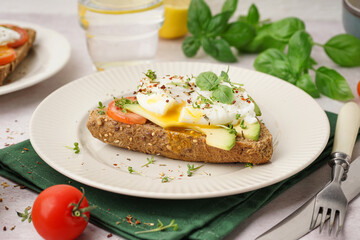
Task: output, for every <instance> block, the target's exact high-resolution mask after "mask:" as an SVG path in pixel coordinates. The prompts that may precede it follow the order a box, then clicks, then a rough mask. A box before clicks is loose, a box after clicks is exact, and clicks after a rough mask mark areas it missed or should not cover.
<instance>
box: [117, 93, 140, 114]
mask: <svg viewBox="0 0 360 240" xmlns="http://www.w3.org/2000/svg"><path fill="white" fill-rule="evenodd" d="M114 100H115V106H117V107H118V108H121V111H122V112H123V113H127V110H126V109H125V108H124V106H125V104H137V103H138V102H137V101H132V100H130V99H127V98H124V97H121V98H115V97H114Z"/></svg>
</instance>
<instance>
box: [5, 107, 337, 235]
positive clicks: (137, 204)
mask: <svg viewBox="0 0 360 240" xmlns="http://www.w3.org/2000/svg"><path fill="white" fill-rule="evenodd" d="M327 116H328V118H329V121H330V126H331V134H330V139H329V142H328V144H327V145H326V148H325V149H324V151H323V153H322V154H321V155H320V156H319V157H318V158H317V159H316V160H315V161H314V162H313V163H312V164H311V165H310V166H309V167H307V168H306V169H304V170H303V171H301V172H300V173H298V174H296V175H294V176H292V177H290V178H288V179H286V180H284V181H282V182H279V183H277V184H274V185H271V186H268V187H265V188H262V189H258V190H256V191H252V192H247V193H243V194H238V195H233V196H228V197H220V198H210V199H199V200H159V199H147V198H139V197H130V196H126V195H120V194H115V193H111V192H106V191H102V190H99V189H96V188H92V187H89V186H84V184H81V183H79V182H76V181H73V180H71V179H69V178H68V177H66V176H63V175H61V174H60V173H58V172H57V171H55V170H54V169H52V168H51V167H49V166H48V165H47V164H46V163H45V162H44V161H43V160H42V159H41V158H40V157H39V156H38V155H37V154H36V152H35V151H34V149H33V148H32V146H31V144H30V141H29V140H26V141H24V142H21V143H18V144H16V145H13V146H10V147H7V148H5V149H1V150H0V175H1V176H3V177H6V178H8V179H10V180H12V181H15V182H17V183H19V184H22V185H25V186H27V187H28V188H30V189H32V190H34V191H36V192H41V191H42V190H43V189H45V188H48V187H50V186H52V185H55V184H71V185H73V186H75V187H77V188H79V187H80V186H83V187H84V188H85V191H86V196H87V199H88V200H89V203H90V205H96V206H98V208H97V209H95V210H94V211H92V213H91V218H90V221H91V222H92V223H94V224H95V225H98V226H99V227H101V228H104V229H106V230H107V231H110V232H112V233H115V234H118V235H120V236H122V237H125V238H127V239H184V238H186V239H206V240H209V239H210V240H211V239H221V238H223V237H224V236H226V235H227V234H229V233H230V232H231V231H232V230H233V229H234V228H235V227H236V226H237V225H238V224H240V223H241V222H242V221H244V220H245V219H246V218H247V217H249V216H250V215H251V214H252V213H254V212H255V211H257V210H258V209H259V208H261V207H262V206H264V205H265V204H267V203H268V202H270V201H271V200H272V199H274V198H275V197H277V196H278V195H279V194H281V193H282V192H283V191H285V190H286V189H288V188H289V187H291V186H292V185H294V184H295V183H297V182H298V181H300V180H301V179H303V178H305V177H306V176H308V175H309V174H310V173H312V172H313V171H315V170H316V169H318V168H319V167H320V166H322V165H323V164H324V163H326V162H327V157H328V156H329V154H330V152H331V147H332V144H333V137H334V132H335V125H336V119H337V115H336V114H333V113H327ZM24 148H26V149H28V151H25V150H24ZM128 215H131V216H132V217H133V219H132V221H133V222H135V220H134V219H138V220H139V221H140V222H141V224H138V225H136V224H133V225H132V224H130V223H128V222H127V221H126V217H127V216H128ZM158 219H160V220H161V221H162V222H163V223H164V224H165V225H167V224H169V223H170V222H171V220H172V219H174V220H175V222H176V223H177V224H178V230H177V231H174V230H173V229H172V228H171V229H167V230H165V231H162V232H155V233H145V234H135V232H137V231H142V230H148V229H151V228H155V227H156V225H157V220H158ZM143 223H155V226H153V227H151V226H147V225H145V224H143Z"/></svg>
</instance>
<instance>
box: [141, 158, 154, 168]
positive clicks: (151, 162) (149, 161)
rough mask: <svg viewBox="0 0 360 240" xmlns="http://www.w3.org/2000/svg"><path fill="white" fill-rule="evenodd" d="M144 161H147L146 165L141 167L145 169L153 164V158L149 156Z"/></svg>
mask: <svg viewBox="0 0 360 240" xmlns="http://www.w3.org/2000/svg"><path fill="white" fill-rule="evenodd" d="M146 160H147V163H146V164H144V165H142V166H141V167H147V166H149V164H154V162H155V159H154V156H151V158H150V159H149V158H146Z"/></svg>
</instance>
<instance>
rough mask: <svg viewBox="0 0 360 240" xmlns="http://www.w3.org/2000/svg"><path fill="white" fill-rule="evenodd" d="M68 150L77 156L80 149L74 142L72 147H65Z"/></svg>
mask: <svg viewBox="0 0 360 240" xmlns="http://www.w3.org/2000/svg"><path fill="white" fill-rule="evenodd" d="M65 147H66V148H68V149H71V150H74V152H75V153H76V154H78V153H79V152H80V147H79V143H78V142H74V147H70V146H65Z"/></svg>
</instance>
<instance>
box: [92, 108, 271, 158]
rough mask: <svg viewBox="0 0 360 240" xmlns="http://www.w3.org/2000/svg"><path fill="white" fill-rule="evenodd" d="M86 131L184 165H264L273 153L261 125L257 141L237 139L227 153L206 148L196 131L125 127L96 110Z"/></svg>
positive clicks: (133, 149)
mask: <svg viewBox="0 0 360 240" xmlns="http://www.w3.org/2000/svg"><path fill="white" fill-rule="evenodd" d="M87 128H88V129H89V131H90V132H91V134H92V135H93V136H94V137H95V138H97V139H99V140H100V141H102V142H104V143H107V144H111V145H114V146H117V147H121V148H126V149H128V150H132V151H138V152H143V153H147V154H152V155H162V156H165V157H168V158H172V159H180V160H185V161H194V162H210V163H234V162H242V163H252V164H263V163H267V162H269V161H270V159H271V156H272V153H273V146H272V136H271V134H270V132H269V130H268V129H267V128H266V127H265V125H263V124H261V130H260V137H259V140H258V141H253V140H249V139H245V138H243V137H237V139H236V143H235V146H234V147H233V148H232V149H231V150H229V151H227V150H222V149H219V148H215V147H212V146H209V145H207V144H206V142H205V135H203V134H201V133H199V132H196V131H192V130H185V129H164V128H162V127H160V126H158V125H155V124H153V123H151V122H150V121H147V122H146V123H145V124H125V123H121V122H118V121H115V120H113V119H112V118H110V117H108V116H107V115H106V114H103V115H100V114H99V113H98V111H97V110H93V111H92V112H91V113H90V116H89V119H88V122H87Z"/></svg>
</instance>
